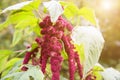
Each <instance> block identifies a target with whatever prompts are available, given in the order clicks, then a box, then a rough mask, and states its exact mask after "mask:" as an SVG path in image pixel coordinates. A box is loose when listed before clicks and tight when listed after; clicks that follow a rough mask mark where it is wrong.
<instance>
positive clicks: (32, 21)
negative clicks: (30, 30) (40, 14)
mask: <svg viewBox="0 0 120 80" xmlns="http://www.w3.org/2000/svg"><path fill="white" fill-rule="evenodd" d="M37 22H38V19H37V18H35V17H30V18H27V19H24V20H21V21H20V22H19V23H18V24H17V25H16V26H15V28H16V29H21V30H23V29H25V28H26V27H28V26H31V27H34V26H36V25H37ZM34 28H35V27H34Z"/></svg>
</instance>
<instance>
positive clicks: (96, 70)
mask: <svg viewBox="0 0 120 80" xmlns="http://www.w3.org/2000/svg"><path fill="white" fill-rule="evenodd" d="M103 71H104V68H103V67H102V66H101V65H100V64H99V63H97V64H96V65H95V66H94V67H93V69H92V74H93V75H94V76H95V77H96V80H103V77H102V75H101V74H100V72H103Z"/></svg>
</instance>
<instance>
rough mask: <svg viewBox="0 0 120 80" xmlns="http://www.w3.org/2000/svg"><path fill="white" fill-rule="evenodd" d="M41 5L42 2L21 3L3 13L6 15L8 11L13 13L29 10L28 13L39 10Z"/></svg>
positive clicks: (35, 0)
mask: <svg viewBox="0 0 120 80" xmlns="http://www.w3.org/2000/svg"><path fill="white" fill-rule="evenodd" d="M40 3H41V0H31V1H25V2H21V3H18V4H15V5H12V6H9V7H7V8H6V9H4V10H3V11H2V13H5V12H7V11H12V10H14V11H15V10H16V11H17V10H20V9H21V10H27V11H32V10H35V9H38V7H39V5H40Z"/></svg>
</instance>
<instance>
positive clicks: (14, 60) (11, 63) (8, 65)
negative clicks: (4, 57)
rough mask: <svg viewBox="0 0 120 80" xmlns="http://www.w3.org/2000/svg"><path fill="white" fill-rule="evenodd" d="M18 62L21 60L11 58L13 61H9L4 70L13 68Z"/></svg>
mask: <svg viewBox="0 0 120 80" xmlns="http://www.w3.org/2000/svg"><path fill="white" fill-rule="evenodd" d="M19 60H21V59H20V58H13V59H11V60H9V61H8V62H7V64H6V66H5V68H9V67H11V66H13V65H14V64H15V63H16V62H18V61H19Z"/></svg>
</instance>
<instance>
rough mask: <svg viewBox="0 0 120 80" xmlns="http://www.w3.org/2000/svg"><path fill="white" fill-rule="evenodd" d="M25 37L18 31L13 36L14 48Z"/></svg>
mask: <svg viewBox="0 0 120 80" xmlns="http://www.w3.org/2000/svg"><path fill="white" fill-rule="evenodd" d="M22 37H23V32H22V30H16V31H15V32H14V35H13V41H12V46H15V45H16V44H17V43H18V42H19V41H20V40H21V39H22Z"/></svg>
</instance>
